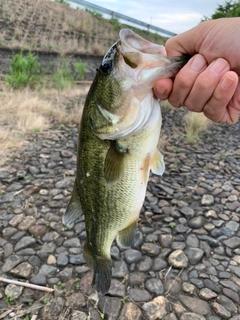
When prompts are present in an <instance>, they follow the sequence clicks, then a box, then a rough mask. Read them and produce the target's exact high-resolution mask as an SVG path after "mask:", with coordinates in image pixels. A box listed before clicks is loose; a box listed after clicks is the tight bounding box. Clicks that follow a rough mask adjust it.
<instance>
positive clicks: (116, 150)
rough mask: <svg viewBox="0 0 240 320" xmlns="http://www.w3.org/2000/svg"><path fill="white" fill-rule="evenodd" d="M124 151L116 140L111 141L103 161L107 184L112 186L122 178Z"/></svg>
mask: <svg viewBox="0 0 240 320" xmlns="http://www.w3.org/2000/svg"><path fill="white" fill-rule="evenodd" d="M125 153H126V150H124V149H121V148H120V146H119V145H118V144H117V141H113V142H112V145H111V147H110V149H109V150H108V153H107V155H106V158H105V163H104V177H105V180H106V183H107V184H108V185H109V186H113V185H114V184H116V183H117V182H118V181H119V180H121V178H122V175H123V169H124V157H125Z"/></svg>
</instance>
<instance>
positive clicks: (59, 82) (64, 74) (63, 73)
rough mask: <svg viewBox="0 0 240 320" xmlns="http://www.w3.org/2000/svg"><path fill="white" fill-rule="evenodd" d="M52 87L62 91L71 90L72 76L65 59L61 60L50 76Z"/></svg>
mask: <svg viewBox="0 0 240 320" xmlns="http://www.w3.org/2000/svg"><path fill="white" fill-rule="evenodd" d="M52 81H53V84H54V87H55V88H56V89H57V90H59V91H62V90H64V89H68V88H71V87H72V86H73V84H75V82H74V76H73V75H72V73H71V70H70V67H69V63H68V62H67V61H66V59H62V60H61V62H60V65H59V67H58V69H57V70H56V72H55V73H54V74H53V76H52Z"/></svg>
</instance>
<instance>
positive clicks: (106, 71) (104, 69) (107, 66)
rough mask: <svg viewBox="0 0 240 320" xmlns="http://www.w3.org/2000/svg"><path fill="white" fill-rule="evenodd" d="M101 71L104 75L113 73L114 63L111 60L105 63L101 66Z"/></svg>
mask: <svg viewBox="0 0 240 320" xmlns="http://www.w3.org/2000/svg"><path fill="white" fill-rule="evenodd" d="M101 70H102V73H104V74H109V73H110V72H111V70H112V62H111V61H110V60H108V61H105V62H104V63H103V64H102V65H101Z"/></svg>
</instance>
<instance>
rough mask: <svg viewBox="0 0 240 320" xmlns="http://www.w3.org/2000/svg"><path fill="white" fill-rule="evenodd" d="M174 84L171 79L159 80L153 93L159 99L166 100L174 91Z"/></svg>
mask: <svg viewBox="0 0 240 320" xmlns="http://www.w3.org/2000/svg"><path fill="white" fill-rule="evenodd" d="M172 86H173V82H172V80H171V79H159V80H158V81H157V82H156V83H155V85H154V88H153V92H154V94H155V96H156V97H157V98H158V99H161V100H166V99H167V98H168V96H169V94H170V92H171V90H172Z"/></svg>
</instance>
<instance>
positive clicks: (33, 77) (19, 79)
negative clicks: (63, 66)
mask: <svg viewBox="0 0 240 320" xmlns="http://www.w3.org/2000/svg"><path fill="white" fill-rule="evenodd" d="M43 74H44V71H43V69H42V67H41V64H40V62H39V61H38V57H37V56H36V55H34V54H33V53H31V52H29V53H28V55H27V56H23V52H22V51H21V52H19V53H17V54H15V55H14V56H13V59H12V62H11V65H10V68H9V74H8V75H6V76H5V81H6V83H7V84H8V85H9V86H10V87H12V88H14V89H21V88H24V87H27V86H29V87H31V88H34V87H36V86H38V85H39V84H41V83H42V78H43Z"/></svg>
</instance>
